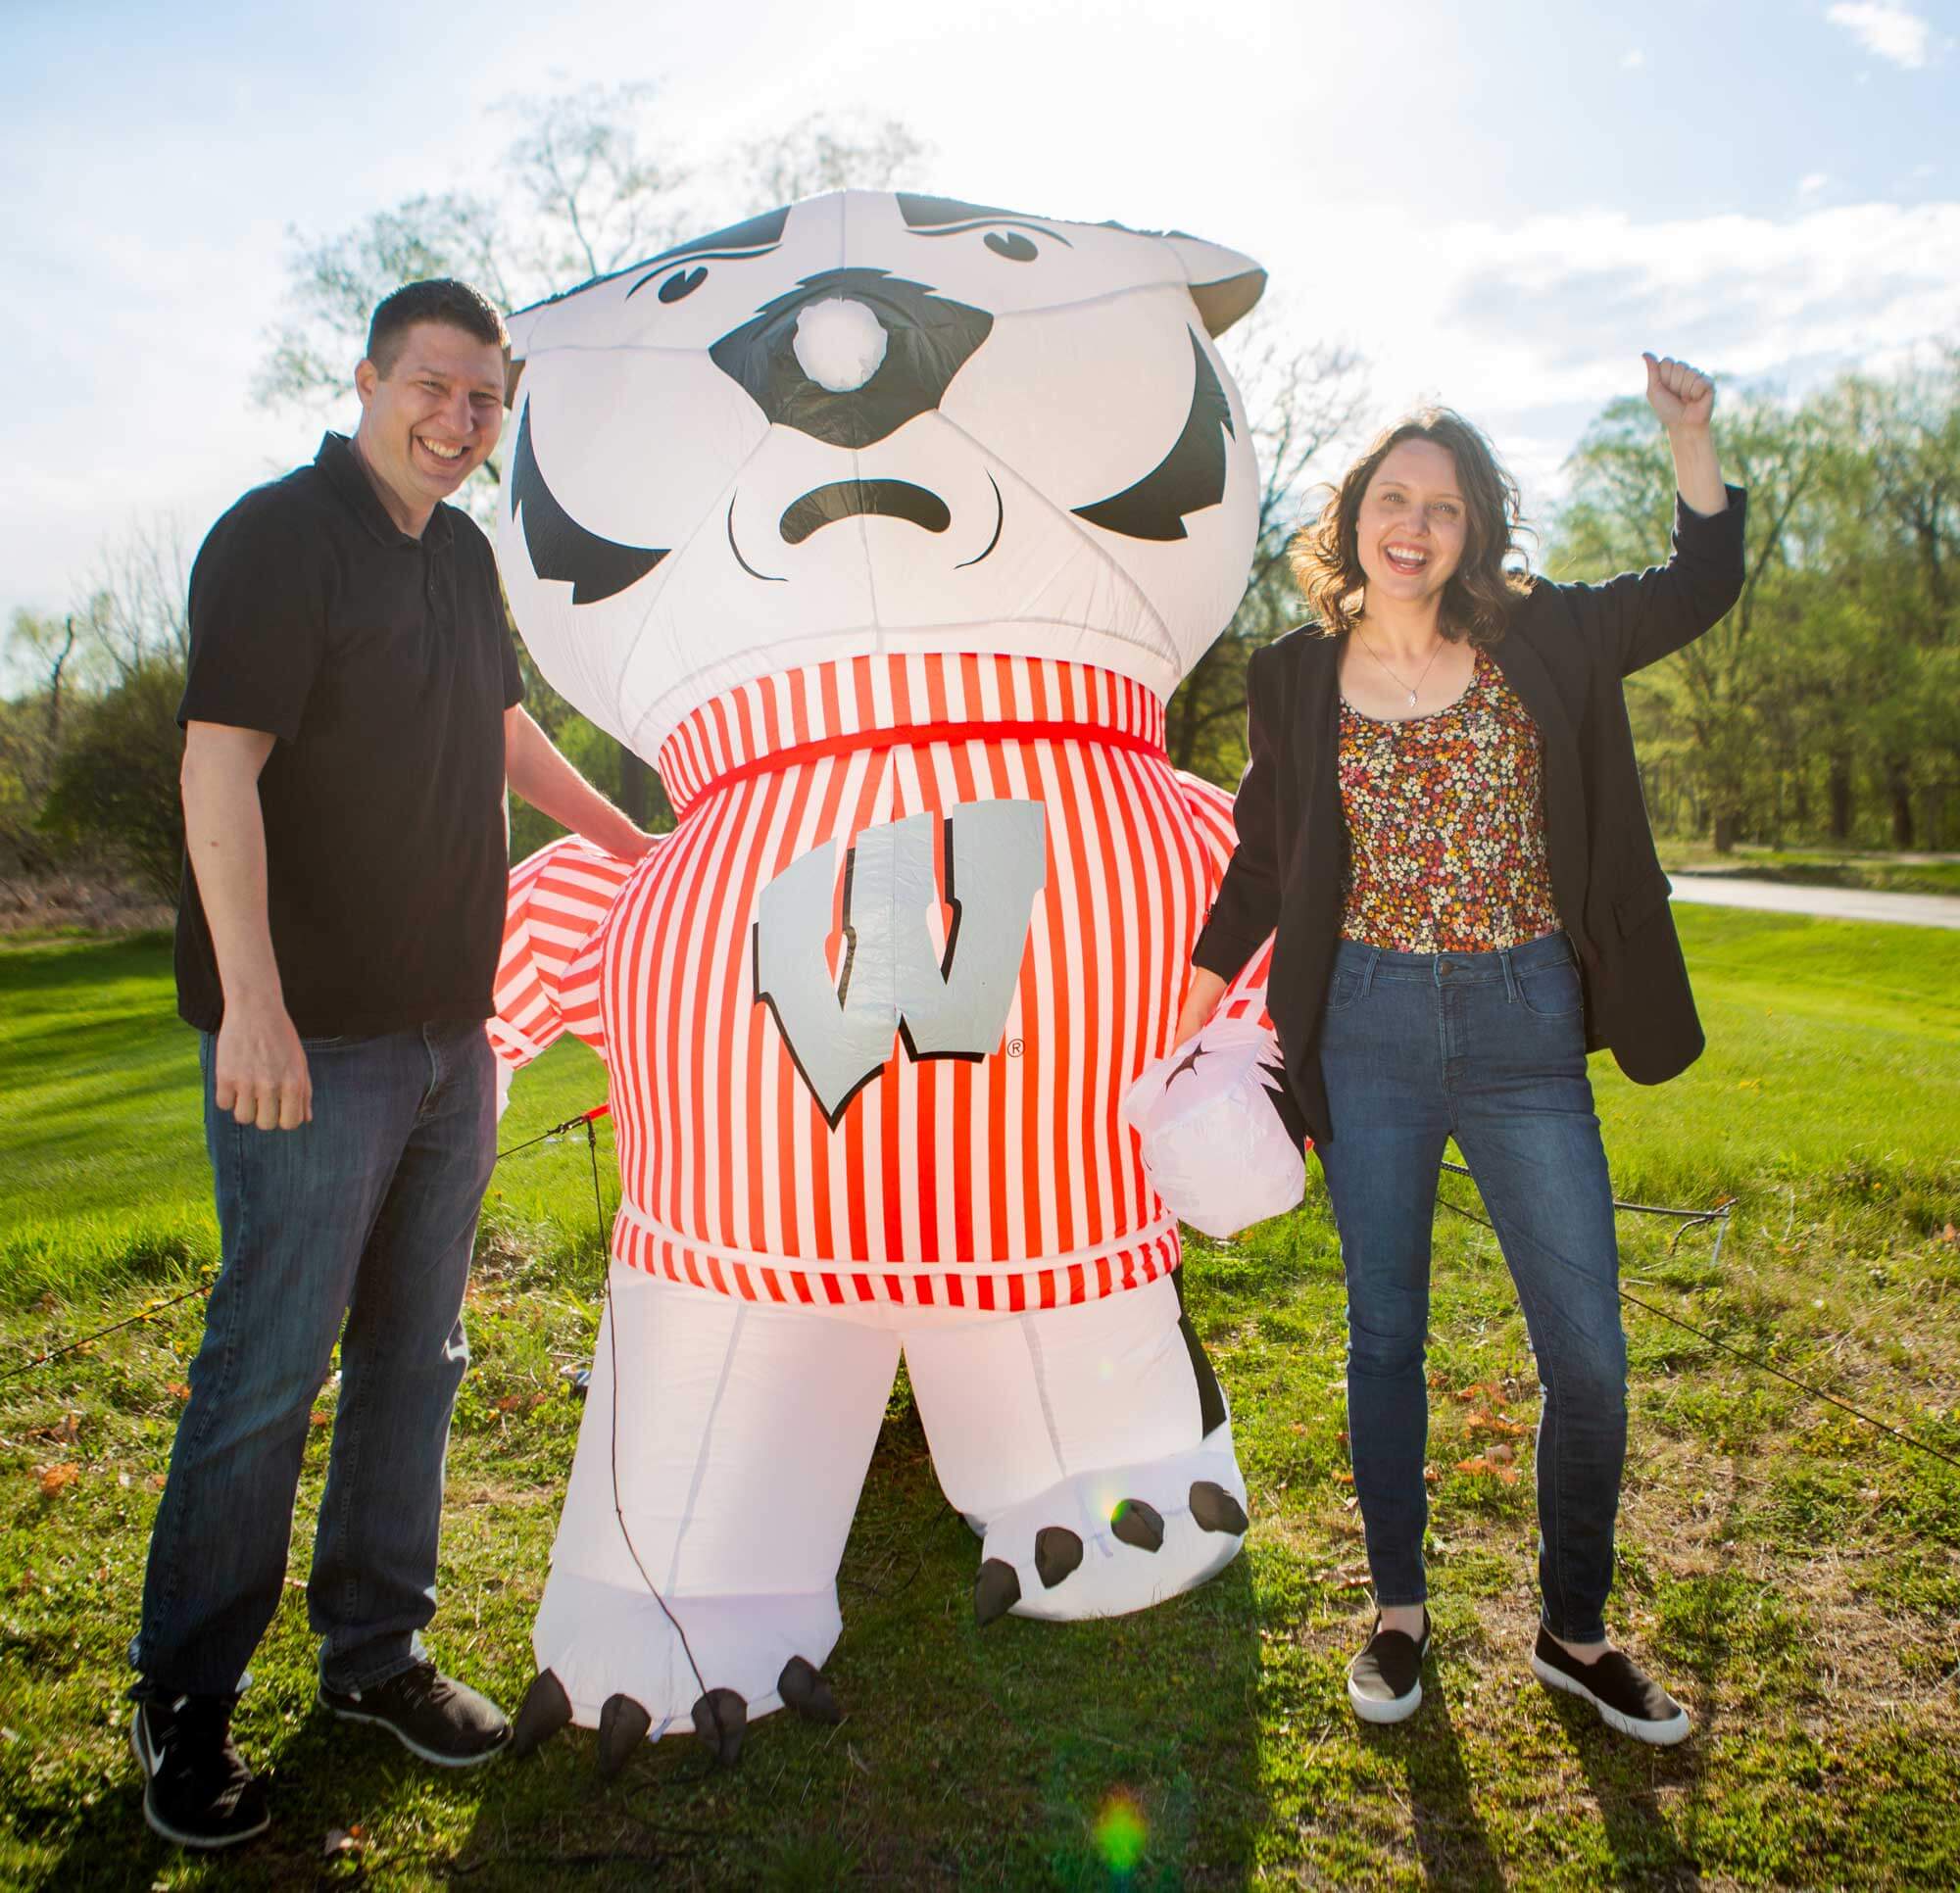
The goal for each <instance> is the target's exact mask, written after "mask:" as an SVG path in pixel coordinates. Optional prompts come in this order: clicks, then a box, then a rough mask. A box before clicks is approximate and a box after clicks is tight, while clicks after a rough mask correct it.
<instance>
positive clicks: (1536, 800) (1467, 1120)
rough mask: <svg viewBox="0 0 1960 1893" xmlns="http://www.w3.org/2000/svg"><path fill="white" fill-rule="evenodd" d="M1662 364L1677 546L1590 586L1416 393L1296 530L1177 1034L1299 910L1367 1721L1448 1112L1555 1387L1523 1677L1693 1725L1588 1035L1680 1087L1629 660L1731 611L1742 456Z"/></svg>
mask: <svg viewBox="0 0 1960 1893" xmlns="http://www.w3.org/2000/svg"><path fill="white" fill-rule="evenodd" d="M1645 361H1646V364H1647V400H1648V402H1649V403H1650V404H1651V406H1652V408H1653V410H1654V413H1656V414H1657V415H1658V416H1659V417H1660V420H1661V423H1662V425H1663V426H1664V427H1665V429H1666V430H1667V436H1668V441H1669V444H1670V446H1671V447H1672V449H1673V454H1674V470H1675V481H1676V485H1677V487H1678V489H1679V497H1678V500H1677V505H1676V512H1675V528H1674V552H1673V557H1672V558H1670V559H1669V561H1668V563H1667V564H1666V565H1665V566H1662V567H1659V568H1657V569H1654V570H1650V571H1645V572H1640V573H1629V574H1627V575H1625V576H1622V577H1620V578H1616V579H1613V580H1612V581H1611V582H1610V583H1607V584H1604V585H1599V586H1589V585H1552V584H1548V583H1546V582H1544V580H1527V579H1525V578H1524V577H1522V576H1520V575H1519V574H1518V573H1517V572H1515V571H1513V570H1511V569H1509V563H1515V562H1516V561H1515V558H1514V555H1515V553H1516V545H1515V537H1516V533H1517V529H1518V505H1517V489H1516V487H1515V486H1514V485H1513V484H1512V482H1511V480H1510V479H1509V477H1508V476H1507V475H1506V474H1505V472H1504V471H1503V469H1502V467H1500V466H1499V465H1498V464H1497V462H1496V461H1495V459H1494V458H1493V456H1492V453H1491V449H1490V447H1489V445H1488V443H1487V442H1486V441H1485V440H1484V438H1483V436H1482V435H1481V434H1479V433H1478V432H1477V430H1476V429H1475V428H1474V427H1471V426H1470V425H1469V424H1468V423H1467V422H1465V421H1464V420H1462V419H1461V418H1460V417H1459V416H1457V415H1455V414H1453V413H1448V412H1447V411H1442V410H1437V411H1430V412H1426V413H1420V414H1417V415H1415V416H1413V417H1412V418H1410V419H1408V420H1405V421H1403V422H1401V423H1400V424H1399V425H1397V426H1395V427H1392V428H1390V429H1389V430H1388V431H1387V432H1386V433H1384V434H1383V435H1382V436H1381V437H1380V438H1379V439H1378V440H1377V441H1376V442H1375V444H1374V445H1373V447H1371V448H1370V449H1369V451H1368V453H1367V454H1366V455H1365V456H1364V457H1363V458H1362V459H1361V461H1359V462H1358V463H1357V464H1356V465H1354V466H1353V467H1352V468H1350V469H1349V471H1348V474H1347V476H1346V477H1345V478H1344V479H1343V480H1342V481H1341V483H1340V486H1339V488H1338V490H1337V491H1336V493H1335V495H1334V498H1333V499H1332V500H1331V501H1330V502H1329V504H1328V506H1327V508H1326V510H1324V511H1323V512H1322V514H1321V516H1320V518H1319V520H1318V521H1317V523H1315V524H1314V525H1313V526H1311V527H1309V528H1307V529H1306V530H1305V531H1304V532H1302V533H1301V534H1300V536H1299V540H1298V541H1297V542H1296V545H1295V549H1294V560H1295V569H1296V572H1297V574H1298V575H1299V580H1300V583H1301V586H1302V589H1303V590H1304V592H1305V594H1306V597H1307V599H1308V602H1309V604H1310V605H1311V606H1312V607H1313V609H1314V612H1315V615H1316V617H1317V620H1318V621H1317V622H1316V623H1309V624H1308V625H1306V626H1304V627H1302V628H1301V629H1300V630H1299V631H1296V632H1294V633H1293V634H1292V635H1291V636H1289V637H1285V638H1282V639H1281V640H1280V641H1279V642H1278V643H1277V644H1274V645H1272V646H1270V647H1268V648H1267V649H1265V650H1262V651H1259V652H1257V653H1255V654H1254V655H1253V658H1252V661H1251V665H1250V670H1249V672H1248V676H1247V700H1248V723H1249V732H1250V737H1249V749H1250V763H1249V765H1248V767H1247V771H1246V775H1245V779H1244V781H1243V783H1242V784H1241V786H1240V790H1239V797H1238V801H1237V804H1236V810H1235V813H1236V818H1237V822H1238V832H1239V847H1238V851H1237V853H1236V854H1235V855H1234V856H1233V859H1232V862H1231V865H1230V867H1229V868H1228V869H1227V871H1226V874H1225V878H1224V882H1223V884H1222V885H1221V886H1220V888H1219V890H1218V898H1217V900H1216V901H1215V903H1214V904H1213V907H1212V910H1211V917H1210V919H1209V921H1208V922H1207V924H1206V926H1205V929H1204V932H1203V934H1202V935H1201V938H1200V940H1199V943H1198V946H1197V947H1196V949H1195V950H1194V952H1193V955H1192V958H1193V962H1194V964H1195V966H1196V968H1197V969H1198V970H1197V971H1196V972H1195V973H1194V975H1193V978H1192V983H1191V987H1190V991H1189V995H1188V997H1187V998H1186V1001H1185V1005H1184V1009H1183V1012H1182V1014H1181V1016H1180V1018H1179V1021H1178V1027H1177V1039H1178V1043H1179V1044H1183V1043H1184V1042H1185V1041H1187V1040H1188V1039H1190V1038H1191V1037H1192V1036H1193V1035H1194V1034H1195V1033H1196V1032H1197V1031H1198V1030H1199V1029H1200V1028H1201V1026H1202V1025H1203V1023H1204V1022H1205V1021H1206V1020H1207V1019H1208V1018H1209V1017H1210V1016H1211V1013H1212V1011H1213V1010H1214V1008H1215V1007H1216V1005H1217V1003H1218V999H1219V996H1220V995H1221V994H1222V993H1223V992H1224V990H1225V987H1226V985H1227V983H1228V982H1229V981H1230V980H1231V978H1232V977H1233V976H1234V975H1235V974H1236V973H1237V972H1238V971H1239V970H1240V968H1241V967H1243V966H1244V965H1245V964H1246V962H1247V961H1248V960H1249V959H1250V957H1251V955H1252V954H1253V953H1254V952H1255V951H1256V950H1257V948H1258V947H1259V946H1260V945H1261V944H1262V942H1263V941H1264V940H1265V938H1266V937H1267V935H1269V934H1274V933H1275V932H1276V936H1277V937H1276V939H1275V944H1274V950H1273V960H1272V971H1271V977H1270V981H1269V984H1268V989H1267V1006H1268V1010H1269V1011H1270V1012H1271V1015H1272V1018H1273V1021H1274V1024H1275V1025H1276V1027H1277V1028H1278V1031H1279V1035H1280V1042H1281V1044H1282V1047H1283V1049H1284V1051H1285V1054H1286V1063H1287V1070H1288V1073H1289V1078H1290V1082H1291V1084H1292V1088H1293V1091H1294V1092H1295V1094H1296V1096H1297V1097H1298V1099H1299V1105H1300V1109H1301V1112H1302V1115H1303V1116H1304V1118H1305V1121H1306V1126H1307V1129H1308V1131H1309V1133H1310V1134H1311V1136H1312V1138H1313V1140H1314V1143H1315V1146H1316V1148H1317V1149H1318V1150H1319V1153H1320V1160H1321V1164H1322V1167H1323V1169H1324V1171H1325V1174H1326V1178H1327V1190H1328V1196H1329V1199H1330V1201H1331V1202H1332V1205H1333V1209H1334V1217H1335V1222H1336V1225H1337V1226H1338V1228H1339V1230H1340V1233H1341V1252H1342V1259H1343V1262H1344V1265H1345V1268H1346V1272H1347V1280H1348V1437H1349V1439H1350V1441H1351V1452H1352V1456H1353V1466H1354V1486H1355V1491H1356V1492H1357V1494H1358V1495H1359V1498H1360V1505H1361V1516H1362V1523H1363V1525H1364V1527H1365V1529H1366V1533H1367V1545H1368V1562H1369V1568H1370V1571H1371V1573H1372V1575H1373V1578H1374V1586H1375V1598H1376V1606H1377V1610H1378V1613H1379V1614H1378V1617H1377V1620H1376V1624H1375V1627H1374V1630H1373V1633H1372V1634H1371V1635H1370V1637H1369V1640H1368V1645H1367V1648H1366V1649H1365V1650H1363V1651H1362V1652H1361V1653H1360V1655H1358V1656H1357V1657H1356V1658H1355V1659H1354V1661H1353V1663H1352V1664H1351V1665H1350V1667H1349V1670H1348V1698H1349V1700H1350V1702H1351V1703H1352V1704H1353V1707H1354V1710H1355V1713H1356V1714H1357V1715H1359V1716H1360V1717H1361V1718H1362V1719H1363V1720H1365V1721H1368V1722H1373V1723H1389V1722H1398V1721H1400V1720H1401V1719H1402V1718H1403V1717H1405V1716H1408V1715H1410V1714H1412V1713H1413V1712H1414V1710H1415V1708H1416V1706H1417V1704H1418V1703H1419V1702H1420V1701H1421V1700H1422V1685H1421V1680H1420V1676H1421V1668H1422V1661H1423V1657H1424V1655H1425V1653H1426V1651H1427V1650H1428V1647H1429V1630H1430V1626H1429V1614H1428V1611H1427V1609H1426V1608H1425V1602H1424V1600H1425V1598H1426V1596H1427V1591H1426V1588H1425V1585H1424V1578H1423V1561H1422V1537H1423V1529H1424V1526H1425V1523H1426V1520H1427V1515H1428V1504H1427V1497H1426V1493H1425V1489H1424V1484H1423V1457H1424V1448H1425V1443H1426V1434H1427V1429H1428V1416H1427V1387H1426V1381H1425V1377H1424V1371H1423V1360H1424V1356H1423V1339H1424V1333H1425V1329H1426V1327H1427V1324H1428V1313H1429V1258H1430V1224H1431V1219H1432V1215H1433V1204H1434V1199H1435V1192H1436V1178H1437V1167H1438V1164H1439V1162H1440V1160H1441V1158H1442V1156H1443V1151H1444V1145H1445V1141H1446V1139H1448V1138H1450V1137H1454V1138H1455V1140H1456V1142H1457V1145H1458V1147H1459V1148H1460V1149H1461V1150H1462V1152H1463V1156H1464V1159H1465V1161H1466V1162H1467V1163H1468V1165H1469V1167H1470V1170H1471V1172H1472V1174H1473V1176H1474V1177H1475V1178H1476V1182H1477V1187H1478V1189H1479V1191H1480V1192H1481V1193H1482V1195H1483V1198H1484V1201H1485V1204H1486V1206H1487V1207H1488V1208H1489V1210H1490V1212H1491V1218H1492V1221H1493V1223H1494V1224H1495V1227H1496V1230H1497V1235H1498V1239H1499V1240H1500V1242H1501V1243H1502V1245H1503V1251H1504V1258H1505V1260H1506V1262H1507V1263H1508V1264H1509V1266H1510V1270H1511V1275H1512V1278H1513V1280H1514V1281H1515V1283H1516V1285H1517V1289H1518V1297H1519V1300H1520V1302H1521V1304H1522V1305H1523V1309H1524V1314H1525V1320H1526V1324H1527V1326H1528V1328H1529V1329H1530V1332H1531V1337H1532V1346H1533V1349H1534V1351H1535V1353H1536V1355H1537V1359H1538V1367H1539V1376H1540V1379H1541V1381H1542V1382H1543V1383H1544V1417H1543V1419H1542V1420H1541V1422H1540V1426H1539V1440H1538V1500H1539V1526H1540V1555H1539V1580H1540V1586H1541V1591H1542V1596H1543V1617H1542V1622H1541V1625H1540V1628H1539V1633H1538V1641H1537V1645H1536V1648H1535V1649H1534V1651H1533V1654H1532V1668H1533V1670H1534V1671H1535V1672H1536V1674H1537V1675H1538V1676H1539V1677H1540V1679H1541V1680H1542V1681H1544V1683H1546V1684H1547V1685H1548V1686H1551V1687H1554V1688H1559V1689H1565V1690H1569V1691H1571V1692H1572V1693H1573V1694H1575V1695H1577V1696H1579V1697H1581V1698H1583V1699H1584V1700H1586V1701H1588V1702H1591V1703H1593V1705H1594V1706H1595V1707H1596V1708H1597V1709H1598V1711H1599V1714H1600V1716H1601V1717H1602V1718H1603V1719H1604V1720H1605V1721H1606V1722H1607V1723H1610V1724H1611V1725H1612V1726H1613V1727H1615V1728H1617V1729H1620V1730H1621V1731H1623V1732H1624V1733H1627V1734H1631V1735H1635V1736H1638V1737H1639V1738H1640V1739H1642V1741H1647V1742H1661V1743H1665V1742H1678V1741H1680V1740H1681V1739H1682V1738H1683V1737H1684V1736H1686V1735H1687V1733H1688V1726H1689V1723H1688V1717H1687V1714H1686V1712H1684V1711H1683V1710H1682V1708H1681V1707H1680V1705H1679V1704H1678V1703H1676V1702H1675V1701H1674V1700H1673V1698H1672V1697H1670V1696H1669V1695H1668V1694H1667V1692H1666V1690H1664V1689H1663V1688H1661V1687H1660V1685H1659V1684H1658V1683H1655V1682H1653V1681H1651V1680H1650V1679H1649V1678H1647V1677H1646V1676H1645V1675H1642V1672H1641V1671H1640V1669H1639V1668H1638V1667H1637V1666H1636V1665H1635V1664H1634V1663H1633V1662H1632V1661H1631V1660H1630V1659H1629V1658H1628V1657H1627V1656H1626V1655H1625V1654H1624V1653H1622V1652H1620V1651H1617V1650H1614V1649H1613V1648H1612V1647H1611V1645H1610V1644H1609V1642H1608V1641H1607V1636H1606V1626H1605V1620H1604V1617H1603V1615H1602V1612H1603V1609H1604V1606H1605V1602H1606V1594H1607V1592H1608V1590H1609V1589H1610V1588H1611V1585H1612V1575H1613V1522H1614V1517H1615V1514H1616V1512H1617V1510H1618V1506H1619V1488H1620V1473H1621V1465H1622V1461H1623V1458H1624V1455H1625V1447H1626V1343H1625V1340H1624V1337H1623V1335H1622V1334H1621V1329H1620V1313H1619V1301H1618V1295H1617V1292H1616V1290H1617V1283H1618V1255H1617V1251H1616V1248H1615V1242H1614V1230H1613V1208H1612V1190H1611V1187H1610V1184H1609V1182H1608V1178H1607V1171H1606V1158H1605V1152H1604V1149H1603V1148H1602V1146H1601V1143H1600V1141H1599V1122H1598V1119H1597V1118H1596V1117H1595V1116H1594V1115H1593V1092H1592V1087H1591V1085H1590V1083H1589V1081H1588V1079H1587V1074H1586V1054H1587V1052H1588V1051H1589V1050H1593V1049H1598V1048H1600V1047H1602V1046H1610V1047H1611V1048H1612V1050H1613V1053H1614V1055H1615V1057H1616V1058H1617V1059H1618V1061H1619V1063H1620V1066H1621V1068H1622V1069H1623V1070H1624V1071H1625V1072H1626V1073H1627V1075H1628V1076H1629V1077H1630V1078H1633V1079H1635V1080H1637V1081H1639V1082H1640V1083H1642V1084H1658V1083H1660V1082H1661V1081H1662V1080H1664V1079H1667V1078H1672V1077H1673V1076H1675V1074H1676V1073H1678V1072H1680V1071H1681V1070H1682V1069H1684V1068H1685V1067H1686V1066H1687V1065H1688V1064H1689V1063H1690V1062H1691V1061H1692V1060H1693V1059H1694V1058H1695V1057H1696V1056H1697V1055H1698V1054H1699V1052H1700V1050H1701V1044H1702V1040H1701V1030H1700V1026H1699V1024H1698V1023H1697V1021H1696V1019H1695V1016H1694V1003H1693V999H1692V996H1691V994H1690V992H1689V988H1688V975H1687V971H1686V969H1685V967H1684V966H1683V964H1682V958H1681V949H1680V947H1679V945H1678V944H1677V942H1676V940H1675V935H1674V925H1673V920H1672V917H1671V915H1670V914H1669V911H1668V904H1667V894H1668V884H1667V880H1666V878H1665V877H1664V876H1663V875H1662V873H1661V870H1660V866H1659V864H1658V862H1657V861H1656V859H1655V857H1654V849H1653V840H1652V837H1651V835H1650V834H1649V832H1648V829H1647V823H1646V815H1645V811H1644V808H1643V806H1642V801H1641V790H1640V778H1639V774H1638V771H1637V768H1636V765H1635V760H1634V745H1633V737H1632V733H1631V731H1630V729H1629V727H1628V723H1627V711H1626V704H1625V700H1624V697H1623V695H1622V690H1621V679H1622V678H1623V677H1625V676H1626V675H1627V674H1628V673H1629V672H1631V671H1634V670H1638V669H1640V668H1641V667H1642V665H1644V664H1650V663H1653V662H1654V661H1655V660H1656V659H1658V658H1660V657H1663V656H1665V655H1667V654H1668V653H1669V652H1670V651H1675V650H1678V649H1680V648H1681V647H1682V646H1683V645H1685V644H1688V643H1690V642H1691V640H1693V639H1694V638H1697V637H1699V636H1700V635H1701V633H1702V632H1704V631H1706V630H1707V629H1708V628H1709V627H1710V626H1711V625H1713V624H1714V623H1715V622H1716V620H1717V619H1719V618H1720V617H1721V616H1722V614H1723V613H1724V612H1725V611H1726V610H1728V608H1729V607H1730V606H1731V605H1733V604H1734V603H1735V601H1736V598H1737V596H1738V594H1739V592H1740V589H1741V582H1742V496H1741V494H1740V492H1739V491H1738V490H1737V489H1735V488H1732V487H1725V486H1724V485H1723V482H1722V476H1721V471H1720V468H1719V465H1718V463H1717V460H1716V454H1715V448H1714V445H1713V442H1712V440H1711V438H1710V435H1709V424H1708V423H1709V414H1710V412H1711V410H1712V407H1713V405H1714V388H1713V386H1712V384H1711V383H1710V382H1709V380H1708V379H1707V378H1706V377H1705V376H1704V375H1702V374H1700V373H1698V372H1697V371H1696V370H1695V369H1693V368H1691V367H1689V366H1688V365H1687V364H1684V363H1681V362H1677V361H1674V360H1672V359H1669V360H1665V361H1657V360H1656V359H1655V358H1654V357H1653V356H1651V355H1649V356H1647V357H1646V358H1645ZM1507 561H1508V562H1509V563H1507Z"/></svg>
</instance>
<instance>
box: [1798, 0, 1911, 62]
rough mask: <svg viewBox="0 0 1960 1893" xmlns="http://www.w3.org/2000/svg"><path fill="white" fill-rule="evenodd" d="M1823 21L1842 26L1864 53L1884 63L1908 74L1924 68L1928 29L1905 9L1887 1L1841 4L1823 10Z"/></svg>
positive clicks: (1847, 0)
mask: <svg viewBox="0 0 1960 1893" xmlns="http://www.w3.org/2000/svg"><path fill="white" fill-rule="evenodd" d="M1824 17H1825V19H1827V20H1828V21H1830V23H1831V24H1833V25H1834V26H1842V27H1843V28H1844V29H1845V31H1846V32H1848V33H1850V34H1852V35H1853V36H1854V37H1855V38H1856V39H1857V41H1858V43H1859V44H1860V45H1861V46H1863V47H1864V48H1865V50H1866V51H1867V52H1868V53H1876V54H1877V55H1878V56H1879V58H1881V59H1888V60H1890V61H1891V62H1892V64H1893V65H1894V66H1903V67H1905V68H1906V69H1907V70H1908V71H1910V70H1912V69H1913V68H1916V67H1920V66H1924V65H1925V64H1926V48H1927V41H1928V39H1929V38H1930V37H1931V31H1930V28H1929V27H1928V26H1927V24H1926V22H1925V21H1924V20H1922V19H1921V18H1920V17H1919V15H1918V14H1916V13H1914V12H1913V11H1912V10H1911V9H1910V8H1909V7H1899V6H1892V5H1889V4H1887V0H1843V3H1842V4H1839V5H1838V6H1834V7H1830V8H1828V9H1827V10H1826V12H1825V15H1824Z"/></svg>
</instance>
